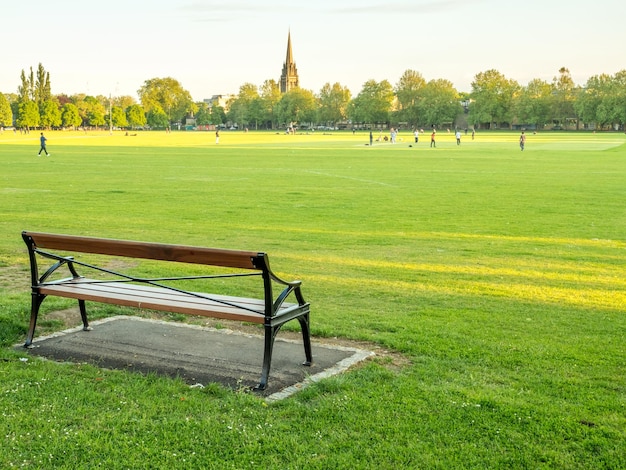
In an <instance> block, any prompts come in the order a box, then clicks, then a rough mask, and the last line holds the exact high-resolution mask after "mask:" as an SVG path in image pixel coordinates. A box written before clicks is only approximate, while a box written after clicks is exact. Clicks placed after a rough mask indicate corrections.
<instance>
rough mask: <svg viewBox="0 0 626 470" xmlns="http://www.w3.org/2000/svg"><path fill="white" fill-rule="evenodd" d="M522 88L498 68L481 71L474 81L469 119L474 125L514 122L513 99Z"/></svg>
mask: <svg viewBox="0 0 626 470" xmlns="http://www.w3.org/2000/svg"><path fill="white" fill-rule="evenodd" d="M519 89H520V86H519V84H518V83H517V82H516V81H514V80H508V79H507V78H506V77H505V76H504V75H502V74H501V73H500V72H498V71H497V70H494V69H491V70H487V71H486V72H480V73H478V74H476V76H475V77H474V81H473V82H472V92H471V95H470V96H471V97H472V99H473V100H474V101H473V103H472V104H471V105H470V115H469V120H470V122H472V123H473V124H474V125H480V124H487V125H488V126H489V128H491V127H492V126H493V125H494V124H496V125H500V126H501V125H502V124H504V123H508V124H509V125H510V124H511V123H512V122H513V99H514V96H515V94H516V93H517V91H518V90H519Z"/></svg>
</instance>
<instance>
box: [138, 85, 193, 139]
mask: <svg viewBox="0 0 626 470" xmlns="http://www.w3.org/2000/svg"><path fill="white" fill-rule="evenodd" d="M137 93H138V95H139V99H140V101H141V104H142V106H143V108H144V110H145V111H146V112H147V113H148V114H149V116H148V121H151V119H156V121H157V122H158V123H161V121H162V116H161V114H162V113H164V114H165V117H166V120H167V121H168V122H169V123H170V124H171V123H172V122H181V121H182V120H183V119H184V117H185V116H187V115H189V114H193V113H194V112H195V111H196V109H197V108H196V106H195V104H194V102H193V100H192V99H191V95H190V94H189V92H188V91H187V90H185V89H184V88H183V87H182V85H181V84H180V83H179V82H178V81H177V80H175V79H173V78H171V77H167V78H153V79H150V80H146V81H145V82H144V85H143V86H142V87H141V88H140V89H139V91H138V92H137ZM150 116H152V117H150ZM151 125H152V124H151ZM156 127H167V126H162V125H158V126H156Z"/></svg>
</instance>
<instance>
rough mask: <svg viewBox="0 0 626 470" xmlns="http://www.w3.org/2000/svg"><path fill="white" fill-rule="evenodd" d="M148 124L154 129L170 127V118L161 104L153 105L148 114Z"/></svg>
mask: <svg viewBox="0 0 626 470" xmlns="http://www.w3.org/2000/svg"><path fill="white" fill-rule="evenodd" d="M146 120H147V123H148V125H149V126H150V127H151V128H153V129H159V128H161V129H165V128H167V127H169V125H170V120H169V118H168V116H167V114H165V111H163V110H162V109H161V107H160V106H155V107H153V108H152V109H151V110H150V111H148V114H147V116H146Z"/></svg>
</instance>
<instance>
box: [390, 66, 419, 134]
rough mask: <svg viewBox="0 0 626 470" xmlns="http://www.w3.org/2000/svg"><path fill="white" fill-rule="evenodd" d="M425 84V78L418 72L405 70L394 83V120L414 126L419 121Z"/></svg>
mask: <svg viewBox="0 0 626 470" xmlns="http://www.w3.org/2000/svg"><path fill="white" fill-rule="evenodd" d="M425 86H426V80H424V77H422V75H421V74H420V73H419V72H416V71H414V70H406V71H405V72H404V73H403V74H402V76H401V77H400V80H399V81H398V83H397V84H396V88H395V93H396V98H397V100H398V111H397V116H396V120H397V121H401V122H408V123H409V124H410V125H412V126H416V125H417V124H419V122H420V100H421V98H422V92H423V90H424V87H425Z"/></svg>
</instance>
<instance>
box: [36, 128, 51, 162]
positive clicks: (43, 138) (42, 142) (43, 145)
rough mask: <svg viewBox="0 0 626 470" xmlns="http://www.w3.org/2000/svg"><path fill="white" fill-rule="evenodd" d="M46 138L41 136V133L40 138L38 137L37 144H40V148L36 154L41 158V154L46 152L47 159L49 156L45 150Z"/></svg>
mask: <svg viewBox="0 0 626 470" xmlns="http://www.w3.org/2000/svg"><path fill="white" fill-rule="evenodd" d="M46 140H48V139H46V137H45V136H44V135H43V132H42V133H41V136H40V137H39V142H40V143H41V148H40V149H39V153H38V154H37V155H38V156H41V152H46V157H49V156H50V154H49V153H48V149H47V148H46Z"/></svg>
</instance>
